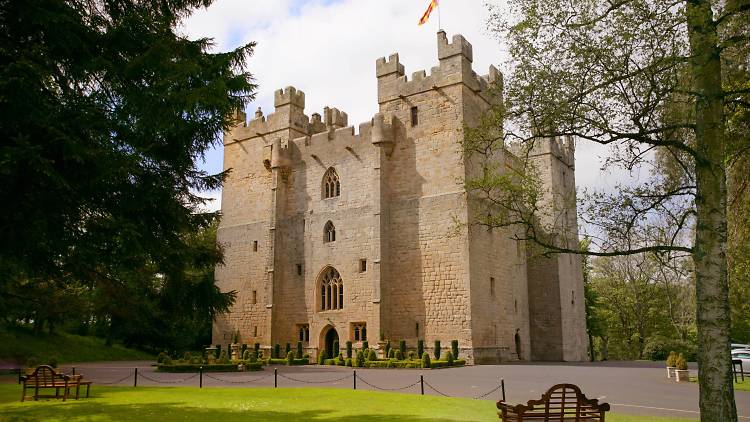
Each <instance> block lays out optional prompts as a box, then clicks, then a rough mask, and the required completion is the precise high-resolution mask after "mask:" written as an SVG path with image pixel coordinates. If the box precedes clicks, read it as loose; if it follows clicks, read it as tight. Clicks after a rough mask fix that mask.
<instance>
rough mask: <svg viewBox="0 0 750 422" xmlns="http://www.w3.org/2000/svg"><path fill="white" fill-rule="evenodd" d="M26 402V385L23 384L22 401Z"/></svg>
mask: <svg viewBox="0 0 750 422" xmlns="http://www.w3.org/2000/svg"><path fill="white" fill-rule="evenodd" d="M25 400H26V383H25V382H24V383H23V390H22V391H21V401H25Z"/></svg>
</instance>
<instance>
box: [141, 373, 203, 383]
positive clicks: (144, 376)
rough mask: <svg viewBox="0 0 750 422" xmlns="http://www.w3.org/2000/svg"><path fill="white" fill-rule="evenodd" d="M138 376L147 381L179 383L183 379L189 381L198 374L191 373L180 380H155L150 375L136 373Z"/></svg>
mask: <svg viewBox="0 0 750 422" xmlns="http://www.w3.org/2000/svg"><path fill="white" fill-rule="evenodd" d="M138 376H139V377H140V378H143V379H145V380H147V381H151V382H155V383H157V384H180V383H183V382H185V381H190V380H191V379H193V378H195V377H197V376H198V374H193V375H192V376H189V377H187V378H183V379H181V380H175V381H161V380H157V379H154V378H151V377H149V376H147V375H143V374H142V373H141V374H138Z"/></svg>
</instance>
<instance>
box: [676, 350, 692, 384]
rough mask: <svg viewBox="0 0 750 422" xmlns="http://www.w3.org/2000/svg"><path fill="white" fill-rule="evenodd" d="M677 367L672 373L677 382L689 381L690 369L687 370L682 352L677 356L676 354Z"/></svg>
mask: <svg viewBox="0 0 750 422" xmlns="http://www.w3.org/2000/svg"><path fill="white" fill-rule="evenodd" d="M676 366H677V369H675V371H674V374H675V378H676V379H677V382H688V381H690V371H688V364H687V361H686V360H685V357H684V356H682V353H680V355H679V356H677V362H676Z"/></svg>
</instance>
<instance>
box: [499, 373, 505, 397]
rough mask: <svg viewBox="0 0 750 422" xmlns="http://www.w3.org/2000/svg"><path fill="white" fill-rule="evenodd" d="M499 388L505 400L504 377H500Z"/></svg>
mask: <svg viewBox="0 0 750 422" xmlns="http://www.w3.org/2000/svg"><path fill="white" fill-rule="evenodd" d="M500 389H501V390H502V392H503V401H505V379H503V378H500Z"/></svg>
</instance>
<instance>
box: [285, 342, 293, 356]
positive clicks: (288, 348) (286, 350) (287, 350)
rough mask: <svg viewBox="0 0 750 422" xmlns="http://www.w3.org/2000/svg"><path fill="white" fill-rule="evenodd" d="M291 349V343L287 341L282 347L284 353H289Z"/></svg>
mask: <svg viewBox="0 0 750 422" xmlns="http://www.w3.org/2000/svg"><path fill="white" fill-rule="evenodd" d="M291 351H292V345H291V344H289V343H287V344H286V347H284V354H285V355H288V354H289V352H291Z"/></svg>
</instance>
